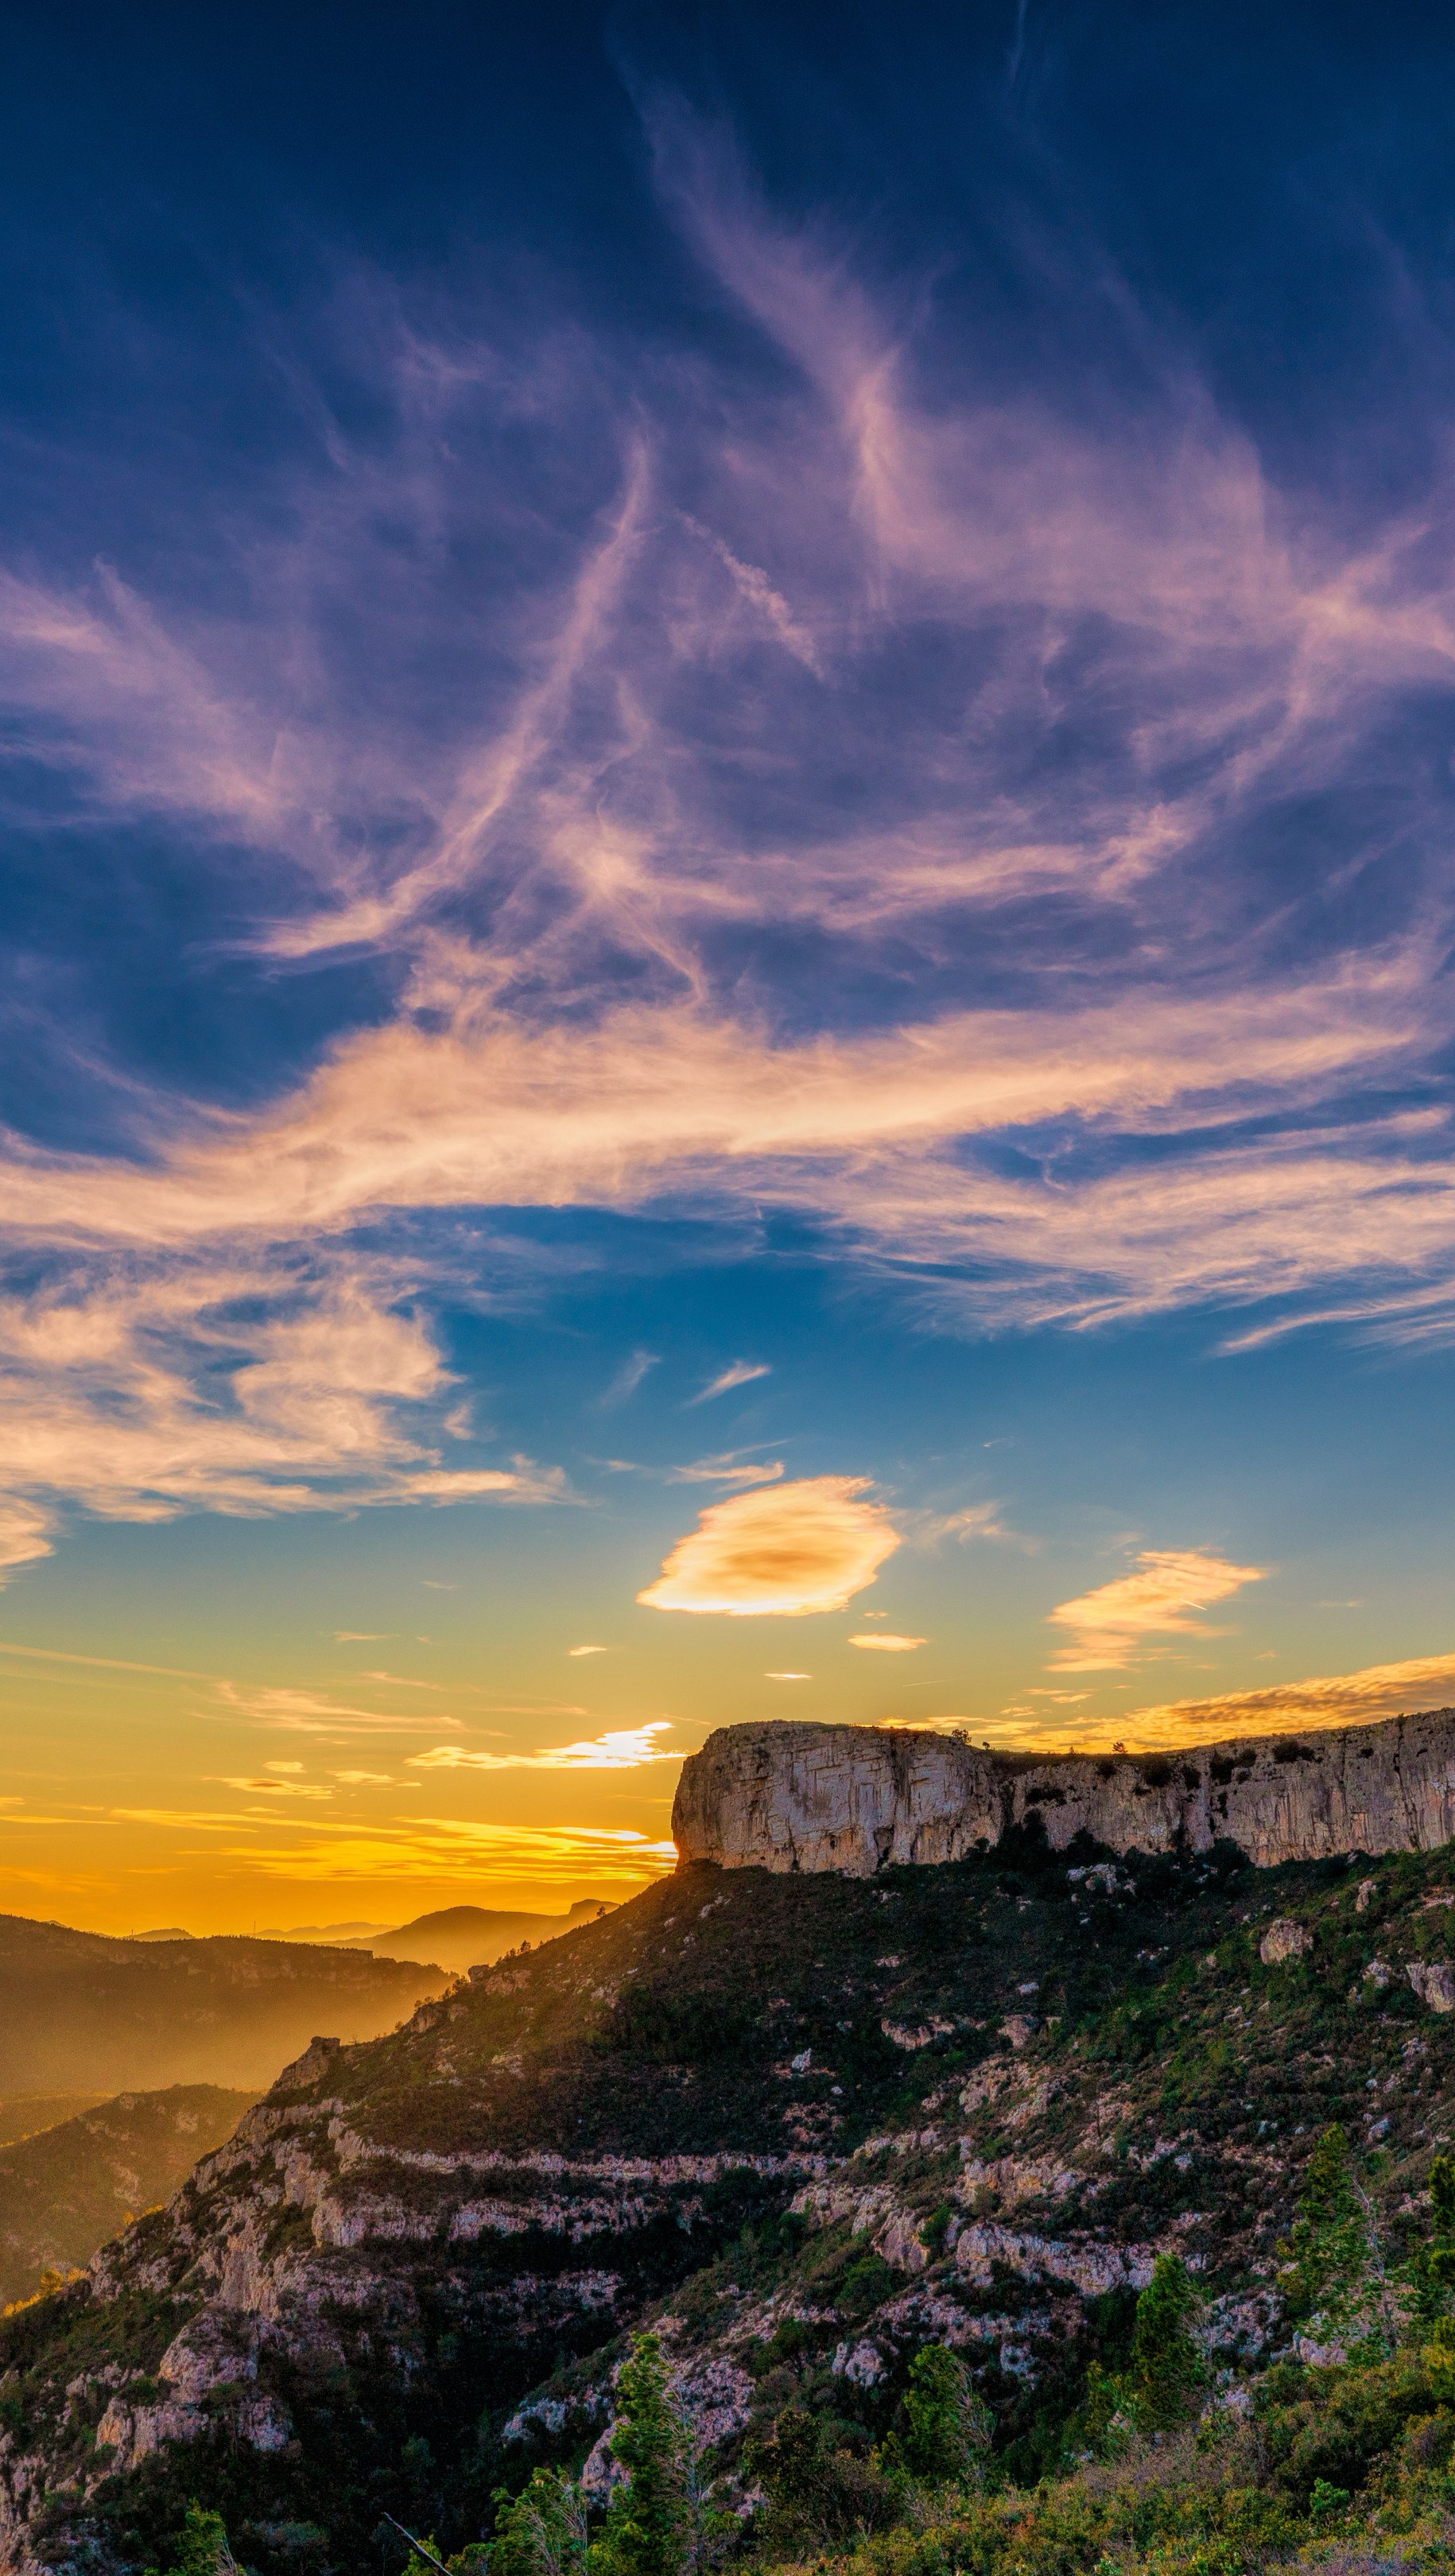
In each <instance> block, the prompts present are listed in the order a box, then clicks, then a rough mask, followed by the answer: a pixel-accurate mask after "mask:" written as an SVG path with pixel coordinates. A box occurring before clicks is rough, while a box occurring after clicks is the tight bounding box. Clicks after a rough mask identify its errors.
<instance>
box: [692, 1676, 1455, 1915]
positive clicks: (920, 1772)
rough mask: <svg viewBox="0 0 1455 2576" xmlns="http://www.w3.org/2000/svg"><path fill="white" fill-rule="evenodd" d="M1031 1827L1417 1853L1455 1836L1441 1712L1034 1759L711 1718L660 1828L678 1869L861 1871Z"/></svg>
mask: <svg viewBox="0 0 1455 2576" xmlns="http://www.w3.org/2000/svg"><path fill="white" fill-rule="evenodd" d="M1035 1819H1039V1821H1040V1823H1041V1825H1042V1826H1043V1827H1044V1830H1045V1835H1046V1839H1047V1841H1048V1842H1049V1843H1050V1845H1051V1847H1052V1849H1053V1850H1055V1851H1064V1850H1065V1848H1066V1846H1067V1844H1068V1843H1070V1842H1072V1841H1073V1840H1074V1839H1075V1837H1076V1835H1077V1834H1078V1833H1087V1834H1089V1835H1091V1836H1092V1838H1093V1839H1094V1840H1095V1841H1097V1842H1099V1843H1102V1844H1104V1845H1105V1846H1106V1847H1107V1848H1108V1849H1109V1850H1111V1851H1116V1852H1132V1851H1140V1852H1173V1851H1178V1850H1189V1851H1209V1850H1211V1848H1212V1846H1213V1845H1214V1843H1216V1842H1233V1843H1236V1844H1237V1845H1238V1846H1239V1847H1240V1849H1241V1850H1243V1851H1245V1852H1246V1853H1247V1855H1248V1857H1249V1859H1250V1860H1253V1861H1256V1862H1257V1863H1258V1864H1259V1865H1260V1866H1261V1867H1272V1866H1274V1865H1275V1864H1276V1863H1278V1862H1280V1861H1289V1860H1322V1859H1325V1858H1328V1857H1330V1856H1331V1855H1333V1854H1336V1853H1341V1852H1371V1853H1373V1852H1394V1851H1430V1850H1433V1849H1434V1848H1435V1847H1436V1846H1437V1845H1439V1844H1441V1843H1447V1842H1450V1841H1452V1840H1455V1709H1448V1708H1440V1709H1431V1710H1427V1711H1426V1712H1424V1713H1423V1714H1422V1715H1420V1716H1414V1717H1394V1718H1389V1719H1387V1720H1386V1721H1385V1722H1384V1723H1383V1724H1381V1725H1378V1726H1360V1727H1348V1728H1341V1729H1338V1730H1330V1731H1328V1732H1320V1733H1314V1734H1308V1735H1296V1734H1289V1735H1277V1736H1264V1737H1258V1738H1254V1739H1249V1740H1245V1741H1242V1742H1239V1743H1231V1744H1201V1745H1196V1746H1191V1747H1189V1749H1188V1750H1187V1751H1186V1752H1185V1753H1124V1754H1073V1755H1070V1756H1068V1757H1066V1758H1064V1759H1062V1760H1045V1761H1041V1760H1036V1759H1034V1758H1028V1757H1026V1756H1022V1755H1014V1754H1009V1755H1007V1754H1000V1755H997V1754H993V1753H986V1752H981V1751H978V1750H977V1749H976V1748H975V1747H974V1746H973V1745H970V1744H966V1743H964V1742H962V1741H961V1740H960V1738H959V1737H957V1736H945V1735H932V1734H929V1733H927V1732H925V1733H921V1732H919V1731H917V1730H914V1729H910V1728H902V1727H894V1728H876V1727H862V1726H810V1725H795V1724H781V1723H770V1724H765V1725H754V1726H725V1727H721V1728H719V1730H718V1732H717V1733H716V1734H715V1735H710V1736H709V1737H708V1740H707V1742H706V1744H705V1745H704V1746H703V1748H702V1751H701V1752H700V1753H697V1754H694V1755H693V1756H692V1757H691V1758H690V1759H689V1760H688V1761H687V1762H686V1763H684V1765H683V1769H682V1779H681V1785H680V1787H679V1789H678V1792H677V1802H676V1805H675V1807H674V1809H673V1814H672V1832H673V1836H674V1838H675V1840H676V1844H677V1849H678V1852H679V1853H680V1855H681V1857H682V1859H683V1860H684V1861H699V1860H700V1861H716V1862H718V1863H720V1864H721V1866H722V1867H724V1868H726V1869H750V1868H758V1869H772V1870H840V1871H843V1872H845V1873H846V1874H847V1875H848V1876H850V1877H853V1878H868V1877H871V1876H872V1875H873V1873H874V1872H875V1871H876V1870H879V1869H884V1868H887V1867H891V1866H893V1865H895V1864H897V1863H902V1862H915V1861H919V1862H933V1861H946V1860H959V1859H962V1858H963V1857H964V1856H965V1855H966V1854H967V1853H969V1852H972V1851H975V1850H986V1849H989V1848H991V1847H992V1846H993V1845H995V1844H996V1843H998V1842H999V1841H1000V1839H1001V1836H1002V1835H1003V1834H1004V1833H1005V1832H1006V1831H1007V1829H1008V1828H1009V1827H1011V1826H1015V1825H1026V1824H1030V1823H1031V1822H1033V1821H1034V1820H1035Z"/></svg>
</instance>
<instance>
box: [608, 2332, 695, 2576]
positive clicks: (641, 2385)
mask: <svg viewBox="0 0 1455 2576" xmlns="http://www.w3.org/2000/svg"><path fill="white" fill-rule="evenodd" d="M616 2393H617V2397H618V2400H619V2402H620V2405H621V2415H620V2417H619V2419H618V2421H617V2423H616V2425H615V2427H614V2429H613V2432H612V2436H611V2448H612V2453H613V2456H614V2457H615V2459H616V2460H617V2462H618V2463H619V2465H620V2466H621V2467H622V2468H623V2469H625V2471H626V2479H625V2482H624V2483H623V2484H622V2485H620V2486H617V2487H615V2488H613V2490H612V2496H611V2502H610V2504H609V2505H608V2507H607V2513H606V2526H605V2529H604V2530H603V2532H602V2534H601V2537H600V2539H599V2540H597V2541H595V2542H594V2543H593V2545H592V2549H591V2561H590V2563H591V2576H684V2570H685V2569H686V2568H687V2567H688V2565H689V2564H690V2563H691V2560H692V2558H693V2556H694V2554H695V2553H694V2548H693V2542H694V2533H693V2511H692V2496H691V2492H690V2480H689V2469H690V2465H691V2443H690V2440H689V2438H688V2434H687V2428H686V2426H685V2425H684V2423H683V2421H682V2416H681V2413H680V2410H679V2409H678V2408H677V2407H676V2406H675V2405H674V2403H673V2400H672V2391H671V2386H670V2382H669V2380H668V2376H667V2365H666V2363H665V2361H664V2360H663V2357H662V2347H661V2344H660V2343H659V2342H658V2340H657V2337H656V2336H655V2335H654V2334H639V2335H636V2336H634V2337H633V2339H632V2348H631V2358H630V2360H628V2361H627V2362H625V2363H624V2364H623V2367H622V2371H621V2376H620V2378H619V2379H618V2381H617V2384H616Z"/></svg>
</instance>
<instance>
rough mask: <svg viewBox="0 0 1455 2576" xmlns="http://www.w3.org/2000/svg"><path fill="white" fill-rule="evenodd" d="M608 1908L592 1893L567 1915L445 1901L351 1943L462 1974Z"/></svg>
mask: <svg viewBox="0 0 1455 2576" xmlns="http://www.w3.org/2000/svg"><path fill="white" fill-rule="evenodd" d="M611 1911H612V1908H611V1907H610V1906H609V1905H607V1904H606V1903H605V1902H604V1901H603V1899H601V1898H600V1897H595V1896H587V1897H583V1898H582V1900H581V1902H580V1904H579V1905H573V1906H572V1907H571V1910H570V1912H569V1913H568V1914H497V1913H494V1912H492V1911H491V1909H490V1908H489V1907H488V1906H484V1905H447V1906H445V1907H444V1908H443V1909H442V1910H441V1911H440V1912H439V1913H438V1914H419V1915H416V1917H415V1919H414V1921H413V1922H412V1923H401V1924H400V1926H399V1928H398V1930H397V1931H394V1932H380V1933H377V1934H375V1935H374V1936H373V1938H371V1939H370V1940H368V1941H361V1942H357V1943H355V1944H353V1945H352V1946H354V1947H356V1948H359V1949H365V1950H371V1951H372V1952H373V1954H374V1956H375V1958H376V1959H422V1960H431V1961H433V1962H434V1963H435V1964H436V1965H437V1966H439V1967H441V1968H453V1969H454V1970H455V1971H456V1973H457V1974H459V1975H463V1973H464V1971H465V1970H466V1969H467V1968H476V1967H481V1966H488V1965H489V1964H490V1963H491V1962H492V1961H493V1960H496V1959H499V1958H502V1957H503V1956H504V1954H505V1952H506V1951H507V1950H518V1949H519V1948H520V1945H521V1943H522V1942H523V1941H528V1942H529V1943H530V1945H531V1948H532V1949H535V1948H536V1947H537V1945H538V1944H539V1943H540V1942H542V1941H553V1940H555V1938H556V1937H557V1935H558V1934H559V1933H562V1932H574V1930H575V1929H576V1926H577V1924H578V1923H594V1922H595V1921H596V1920H597V1918H598V1916H599V1915H602V1914H609V1913H610V1912H611Z"/></svg>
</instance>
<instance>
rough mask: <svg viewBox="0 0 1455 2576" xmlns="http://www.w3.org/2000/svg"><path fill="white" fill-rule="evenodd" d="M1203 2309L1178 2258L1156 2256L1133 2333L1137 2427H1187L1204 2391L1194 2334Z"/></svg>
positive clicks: (1202, 2365) (1160, 2429)
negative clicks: (1179, 2425) (1194, 2327)
mask: <svg viewBox="0 0 1455 2576" xmlns="http://www.w3.org/2000/svg"><path fill="white" fill-rule="evenodd" d="M1201 2308H1202V2300H1201V2298H1200V2297H1199V2295H1198V2291H1197V2285H1196V2283H1195V2282H1194V2280H1193V2278H1192V2275H1191V2273H1190V2272H1189V2271H1188V2268H1187V2265H1186V2264H1185V2263H1184V2262H1183V2260H1182V2257H1181V2255H1180V2254H1159V2255H1158V2257H1157V2260H1156V2262H1155V2263H1154V2264H1153V2267H1152V2278H1151V2280H1150V2282H1149V2283H1148V2285H1147V2287H1146V2289H1145V2290H1144V2291H1143V2292H1142V2295H1141V2297H1140V2298H1139V2299H1138V2301H1137V2316H1136V2323H1135V2326H1134V2328H1133V2331H1132V2398H1133V2405H1134V2407H1135V2411H1136V2414H1137V2418H1138V2420H1139V2422H1141V2423H1142V2424H1145V2425H1147V2426H1149V2427H1150V2428H1151V2430H1152V2431H1154V2432H1166V2431H1169V2430H1170V2429H1171V2427H1172V2426H1173V2425H1174V2424H1185V2423H1186V2421H1187V2419H1188V2417H1189V2416H1190V2415H1192V2414H1194V2413H1195V2412H1196V2409H1197V2406H1198V2404H1199V2402H1200V2400H1201V2397H1202V2393H1203V2390H1204V2389H1205V2388H1206V2386H1207V2364H1206V2363H1205V2361H1204V2360H1203V2357H1202V2352H1201V2350H1200V2348H1199V2346H1198V2343H1197V2340H1196V2338H1195V2336H1194V2334H1193V2331H1192V2329H1193V2326H1194V2324H1195V2323H1196V2320H1197V2317H1198V2315H1199V2314H1200V2312H1201Z"/></svg>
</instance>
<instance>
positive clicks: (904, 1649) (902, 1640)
mask: <svg viewBox="0 0 1455 2576" xmlns="http://www.w3.org/2000/svg"><path fill="white" fill-rule="evenodd" d="M849 1643H850V1645H851V1646H864V1647H867V1649H868V1651H869V1652H870V1653H871V1654H878V1655H912V1654H913V1653H914V1650H915V1648H916V1646H927V1645H928V1644H929V1639H928V1638H927V1637H896V1636H894V1635H893V1634H892V1633H891V1632H890V1631H889V1630H888V1629H885V1628H879V1629H874V1630H871V1631H868V1632H866V1634H865V1635H864V1636H862V1637H851V1638H850V1639H849Z"/></svg>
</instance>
